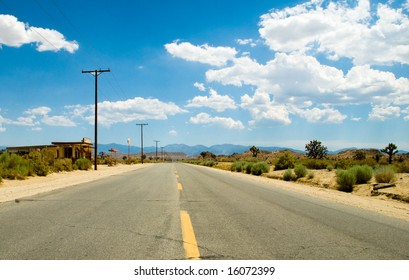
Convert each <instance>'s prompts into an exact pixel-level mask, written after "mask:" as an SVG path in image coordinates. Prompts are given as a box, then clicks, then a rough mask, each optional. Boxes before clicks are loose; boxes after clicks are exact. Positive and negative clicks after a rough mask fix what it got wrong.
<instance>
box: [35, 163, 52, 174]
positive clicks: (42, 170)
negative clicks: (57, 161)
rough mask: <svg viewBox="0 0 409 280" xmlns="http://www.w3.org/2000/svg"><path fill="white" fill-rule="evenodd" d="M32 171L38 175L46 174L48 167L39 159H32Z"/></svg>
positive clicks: (48, 170)
mask: <svg viewBox="0 0 409 280" xmlns="http://www.w3.org/2000/svg"><path fill="white" fill-rule="evenodd" d="M33 171H34V173H35V174H36V175H38V176H47V175H48V173H49V172H50V167H49V166H48V165H47V164H46V163H45V162H43V161H41V160H40V161H38V160H33Z"/></svg>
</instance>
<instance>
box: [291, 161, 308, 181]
mask: <svg viewBox="0 0 409 280" xmlns="http://www.w3.org/2000/svg"><path fill="white" fill-rule="evenodd" d="M307 172H308V170H307V167H305V166H304V165H302V164H296V165H295V167H294V173H295V176H296V177H297V179H298V178H302V177H305V176H306V175H307Z"/></svg>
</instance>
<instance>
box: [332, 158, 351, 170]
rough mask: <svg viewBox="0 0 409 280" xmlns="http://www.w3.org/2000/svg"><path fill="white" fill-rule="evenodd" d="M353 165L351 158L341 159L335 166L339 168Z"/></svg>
mask: <svg viewBox="0 0 409 280" xmlns="http://www.w3.org/2000/svg"><path fill="white" fill-rule="evenodd" d="M351 166H353V162H352V160H350V159H341V160H338V161H337V162H336V163H335V168H337V169H348V168H350V167H351Z"/></svg>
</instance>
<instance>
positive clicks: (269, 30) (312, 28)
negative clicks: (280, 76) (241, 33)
mask: <svg viewBox="0 0 409 280" xmlns="http://www.w3.org/2000/svg"><path fill="white" fill-rule="evenodd" d="M260 26H261V27H260V29H259V32H260V35H261V37H262V38H263V39H264V40H265V42H266V44H267V45H268V46H269V47H270V48H271V49H272V50H275V51H282V52H303V53H305V52H308V51H317V52H321V53H324V54H326V55H327V57H328V58H330V59H333V60H337V59H339V58H341V57H347V58H350V59H352V61H353V62H354V63H355V64H357V65H361V64H371V65H373V64H376V65H388V64H391V63H403V64H409V52H408V51H407V50H408V46H409V19H408V16H407V15H406V14H405V13H403V11H402V9H399V8H397V9H394V8H392V7H390V6H389V5H387V4H381V3H379V4H378V5H377V6H376V7H375V8H374V10H371V4H370V1H369V0H358V1H337V2H335V1H331V2H329V4H327V2H326V1H310V2H307V3H304V4H300V5H297V6H295V7H291V8H286V9H283V10H273V11H271V12H270V13H268V14H265V15H263V16H262V17H261V22H260Z"/></svg>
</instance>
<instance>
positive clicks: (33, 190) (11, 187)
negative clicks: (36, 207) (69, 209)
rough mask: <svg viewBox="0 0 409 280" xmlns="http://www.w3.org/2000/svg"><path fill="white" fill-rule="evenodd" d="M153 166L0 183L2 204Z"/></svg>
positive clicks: (136, 166) (121, 167) (126, 166)
mask: <svg viewBox="0 0 409 280" xmlns="http://www.w3.org/2000/svg"><path fill="white" fill-rule="evenodd" d="M150 165H151V164H149V163H148V164H143V165H142V164H135V165H124V164H119V165H116V166H113V167H108V166H106V165H98V170H96V171H95V170H88V171H79V170H77V171H72V172H60V173H52V174H50V175H48V176H46V177H30V178H28V179H26V180H6V179H3V182H2V183H0V203H1V202H6V201H12V200H15V199H19V198H23V197H28V196H32V195H35V194H38V193H44V192H49V191H52V190H56V189H61V188H66V187H70V186H74V185H78V184H81V183H86V182H91V181H95V180H98V179H101V178H105V177H109V176H113V175H117V174H120V173H124V172H128V171H132V170H136V169H141V168H145V167H148V166H150Z"/></svg>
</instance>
